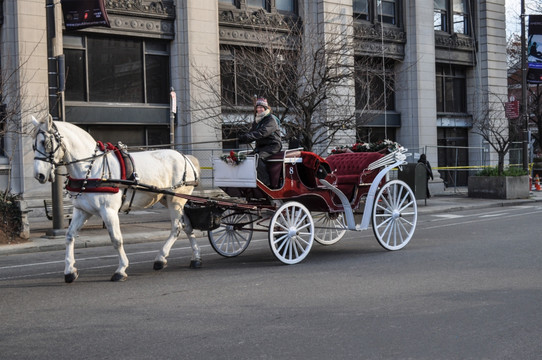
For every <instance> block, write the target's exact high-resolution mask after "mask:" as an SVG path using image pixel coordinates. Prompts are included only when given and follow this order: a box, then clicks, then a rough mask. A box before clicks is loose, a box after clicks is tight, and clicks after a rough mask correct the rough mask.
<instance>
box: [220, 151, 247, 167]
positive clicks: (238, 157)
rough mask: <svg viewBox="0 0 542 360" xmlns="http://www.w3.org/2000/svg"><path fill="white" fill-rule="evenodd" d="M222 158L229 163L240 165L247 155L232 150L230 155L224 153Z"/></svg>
mask: <svg viewBox="0 0 542 360" xmlns="http://www.w3.org/2000/svg"><path fill="white" fill-rule="evenodd" d="M220 159H221V160H222V161H224V162H225V163H227V164H229V165H239V164H241V163H242V162H243V161H245V160H246V159H247V156H246V155H245V154H239V153H237V152H235V151H233V150H231V151H230V153H229V154H228V155H222V156H221V157H220Z"/></svg>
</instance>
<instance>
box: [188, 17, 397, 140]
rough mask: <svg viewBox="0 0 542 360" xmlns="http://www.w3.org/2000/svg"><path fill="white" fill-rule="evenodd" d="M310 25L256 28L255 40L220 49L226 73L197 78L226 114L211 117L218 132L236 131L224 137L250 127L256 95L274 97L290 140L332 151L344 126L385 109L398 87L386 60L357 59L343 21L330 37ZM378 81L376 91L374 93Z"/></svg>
mask: <svg viewBox="0 0 542 360" xmlns="http://www.w3.org/2000/svg"><path fill="white" fill-rule="evenodd" d="M327 26H330V25H329V24H327ZM331 26H332V25H331ZM306 29H307V27H306V24H305V25H302V24H301V23H299V22H291V23H288V24H287V27H286V28H284V27H282V28H280V29H279V28H276V27H274V26H273V25H267V26H259V27H258V28H256V27H254V28H253V29H252V30H253V31H252V34H255V38H256V41H254V39H252V40H253V41H252V42H251V44H250V45H246V46H223V47H222V48H221V66H220V74H212V73H207V72H205V71H200V72H199V73H198V74H197V76H195V77H194V85H196V86H198V87H200V88H201V89H203V88H205V91H210V92H213V93H214V94H216V97H217V98H219V99H220V106H221V111H219V112H218V113H220V114H221V115H219V116H217V115H216V114H217V112H216V111H215V112H213V113H212V115H210V116H214V117H215V120H216V122H215V124H216V126H217V128H219V129H222V125H223V122H226V123H227V124H229V126H228V128H230V129H232V133H231V134H228V133H225V134H224V135H225V137H232V138H234V137H236V132H237V131H243V129H244V128H245V127H247V126H249V123H250V121H251V120H252V116H253V112H252V109H253V99H254V96H255V95H256V96H264V97H267V98H268V100H269V104H270V105H271V106H272V107H273V110H274V113H275V115H277V116H278V118H279V119H280V121H281V125H282V127H283V130H284V133H285V140H287V141H288V140H292V139H295V140H297V141H299V144H300V145H301V146H302V147H303V148H305V149H306V150H314V149H315V148H318V149H325V148H327V147H328V146H329V145H330V144H331V143H333V141H334V139H335V138H336V136H337V134H338V133H340V132H341V131H344V130H345V129H350V130H352V129H355V128H356V126H359V125H360V119H363V120H362V121H364V122H369V121H370V120H371V119H372V118H374V117H375V116H376V115H377V113H375V112H374V111H372V110H375V107H377V108H378V107H379V110H380V109H383V107H382V106H383V105H382V104H385V96H386V94H388V95H389V94H391V93H392V88H393V85H394V84H393V82H390V79H391V78H392V76H389V73H388V74H387V73H386V72H387V71H389V67H384V66H382V61H384V60H383V59H380V58H371V57H357V58H355V57H354V54H353V51H354V50H353V41H354V39H353V34H352V33H351V32H352V31H351V29H349V28H348V26H344V25H341V24H338V25H337V26H334V27H333V28H332V29H331V30H330V29H328V31H327V32H326V34H325V35H322V34H319V33H318V32H317V31H314V32H313V31H307V30H306ZM218 78H219V79H220V81H217V79H218ZM216 84H220V85H221V86H220V88H218V87H217V85H216ZM375 85H377V86H376V90H378V91H372V90H375ZM354 89H356V91H354ZM194 106H197V107H198V110H201V109H203V108H204V107H207V108H212V109H213V110H216V108H214V107H213V106H209V104H201V103H200V104H197V105H194Z"/></svg>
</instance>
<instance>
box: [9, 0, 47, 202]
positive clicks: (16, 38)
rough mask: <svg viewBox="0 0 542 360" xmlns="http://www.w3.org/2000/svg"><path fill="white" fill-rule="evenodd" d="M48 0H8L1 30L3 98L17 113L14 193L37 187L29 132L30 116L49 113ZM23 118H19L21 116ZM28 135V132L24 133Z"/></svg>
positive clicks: (13, 141) (12, 154) (13, 145)
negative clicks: (46, 4)
mask: <svg viewBox="0 0 542 360" xmlns="http://www.w3.org/2000/svg"><path fill="white" fill-rule="evenodd" d="M45 12H46V8H45V1H40V0H20V1H4V24H3V25H2V31H1V32H0V36H1V38H0V53H1V64H2V69H1V70H2V82H3V83H2V85H3V87H4V88H3V93H2V97H3V99H2V101H3V103H5V104H7V105H8V110H7V111H8V112H9V113H14V114H15V116H14V117H13V119H14V120H15V121H14V122H13V123H11V124H10V129H11V130H14V131H13V132H12V133H10V134H8V135H7V136H6V151H7V153H8V156H9V157H11V184H10V187H11V192H12V193H14V194H18V193H25V196H28V195H30V193H31V191H29V190H32V189H33V188H35V187H34V186H30V185H32V184H33V183H34V182H35V180H34V178H33V164H34V161H33V158H34V154H33V152H32V144H31V138H30V137H29V136H28V134H29V130H30V128H29V123H30V116H31V115H34V116H36V118H43V117H45V116H46V115H47V113H48V104H47V101H48V97H47V94H48V83H47V33H46V14H45ZM18 116H19V118H18V119H17V117H18ZM24 134H26V135H24Z"/></svg>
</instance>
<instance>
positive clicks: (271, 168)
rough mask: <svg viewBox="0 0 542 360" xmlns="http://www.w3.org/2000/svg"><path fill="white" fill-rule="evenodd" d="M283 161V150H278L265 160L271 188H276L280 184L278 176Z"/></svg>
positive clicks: (279, 176) (280, 172)
mask: <svg viewBox="0 0 542 360" xmlns="http://www.w3.org/2000/svg"><path fill="white" fill-rule="evenodd" d="M283 162H284V151H280V152H278V153H276V154H274V155H271V156H270V157H268V158H267V160H265V164H266V166H267V172H268V173H269V180H270V182H271V188H272V189H277V188H278V187H279V185H280V178H281V176H282V164H283Z"/></svg>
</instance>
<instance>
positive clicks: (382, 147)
mask: <svg viewBox="0 0 542 360" xmlns="http://www.w3.org/2000/svg"><path fill="white" fill-rule="evenodd" d="M400 148H401V144H399V143H397V142H395V141H392V140H389V139H386V140H380V141H377V142H373V143H369V142H363V141H361V142H357V143H355V144H353V145H351V146H348V145H339V146H337V147H335V148H334V149H332V150H331V153H332V154H341V153H348V152H380V153H383V154H388V153H392V152H394V151H396V150H399V149H400Z"/></svg>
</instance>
